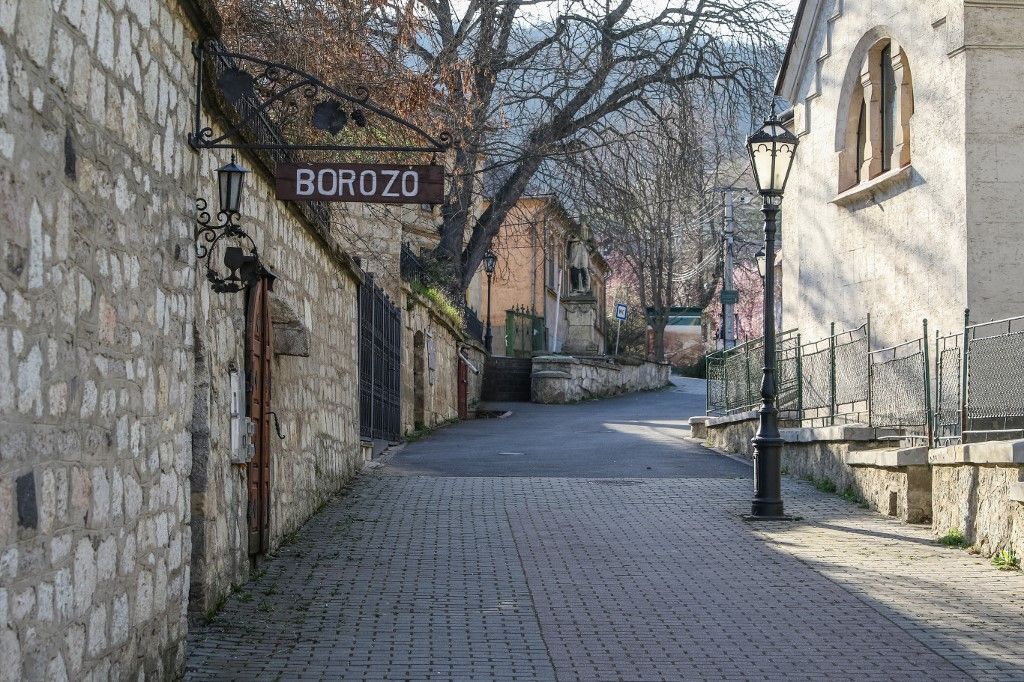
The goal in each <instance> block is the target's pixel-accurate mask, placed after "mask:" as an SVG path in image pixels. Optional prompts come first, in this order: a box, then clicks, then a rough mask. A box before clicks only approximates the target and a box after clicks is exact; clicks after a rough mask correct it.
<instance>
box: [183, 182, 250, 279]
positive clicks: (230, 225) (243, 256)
mask: <svg viewBox="0 0 1024 682" xmlns="http://www.w3.org/2000/svg"><path fill="white" fill-rule="evenodd" d="M237 219H238V214H237V213H225V212H224V211H219V212H218V213H217V220H219V221H220V222H219V223H215V222H214V219H213V216H212V215H211V214H210V211H209V204H208V203H207V201H206V199H203V198H199V199H196V227H195V229H194V232H193V237H194V239H195V249H196V258H198V259H199V260H204V261H206V279H207V281H208V282H209V283H210V288H211V289H213V290H214V291H216V292H218V293H234V292H238V291H242V290H243V289H245V288H246V287H248V286H249V285H250V284H252V283H253V282H255V281H256V280H257V279H258V278H259V277H262V276H265V275H267V274H269V271H268V270H267V268H266V267H265V266H264V265H263V263H262V262H261V261H260V255H259V250H258V249H257V248H256V242H254V241H253V240H252V237H250V236H249V234H248V233H247V232H246V231H245V230H243V229H242V228H241V227H240V226H239V225H238V222H237ZM222 239H232V240H236V241H241V242H243V243H245V246H225V247H224V267H225V268H227V274H226V275H223V276H222V275H221V274H220V272H219V271H218V270H217V269H215V268H214V267H211V265H210V259H211V257H212V256H213V254H214V252H216V251H217V250H218V244H219V243H220V242H221V240H222ZM246 249H248V253H246Z"/></svg>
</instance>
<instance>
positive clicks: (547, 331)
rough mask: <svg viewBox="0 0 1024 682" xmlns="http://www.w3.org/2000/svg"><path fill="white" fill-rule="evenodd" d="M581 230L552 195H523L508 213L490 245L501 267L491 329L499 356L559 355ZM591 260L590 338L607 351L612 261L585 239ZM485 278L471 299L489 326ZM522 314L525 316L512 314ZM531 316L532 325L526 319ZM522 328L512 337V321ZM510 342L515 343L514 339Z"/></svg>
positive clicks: (473, 286)
mask: <svg viewBox="0 0 1024 682" xmlns="http://www.w3.org/2000/svg"><path fill="white" fill-rule="evenodd" d="M581 231H582V228H581V226H580V225H579V223H577V222H576V221H575V220H574V219H573V218H571V217H570V216H569V215H568V213H566V211H565V208H564V207H563V206H562V205H561V203H560V202H559V201H558V199H557V198H556V197H554V196H553V195H544V196H537V197H523V198H521V199H520V200H519V201H518V202H517V203H516V205H515V206H514V207H513V208H512V209H511V210H510V211H509V213H508V215H507V216H506V218H505V221H504V222H503V223H502V226H501V229H500V230H499V232H498V234H497V235H496V236H495V238H494V240H493V242H492V248H493V250H494V252H495V253H496V254H497V256H498V264H497V267H496V269H495V272H494V275H493V277H492V279H491V290H490V297H491V313H490V321H491V330H492V335H493V347H492V349H493V352H494V354H495V355H514V354H517V353H518V354H526V355H529V354H530V353H531V352H559V351H561V350H562V349H563V346H564V345H565V341H566V335H567V333H568V329H569V316H568V307H570V306H567V304H568V303H569V302H570V299H571V298H572V296H573V283H572V282H571V276H570V275H571V270H572V267H571V263H570V259H571V245H572V244H573V243H574V241H575V240H577V239H578V237H579V236H580V235H581ZM580 243H582V244H585V250H586V253H587V259H588V260H589V272H590V276H589V287H590V291H589V294H590V296H591V297H592V298H593V299H594V300H595V301H596V310H597V311H598V314H597V316H596V317H595V318H594V320H593V326H594V328H593V330H592V336H593V338H594V339H595V340H597V343H598V344H599V346H598V349H597V352H596V353H595V354H603V353H605V351H606V349H605V342H604V338H605V327H606V314H605V313H606V310H607V292H606V289H607V277H608V274H609V272H610V268H609V266H608V263H607V262H606V261H605V260H604V258H603V257H602V256H601V254H600V253H599V251H598V249H597V247H596V244H594V242H593V240H590V239H586V238H584V239H583V240H582V241H581V242H580ZM487 297H488V291H487V277H486V274H485V273H484V272H483V269H482V267H481V269H480V270H479V271H478V272H477V274H476V277H475V278H474V279H473V281H472V282H471V283H470V291H469V293H468V295H467V299H468V300H470V301H479V306H480V307H479V310H480V317H481V319H482V320H483V321H484V323H485V324H486V322H487ZM509 311H519V312H521V313H523V315H519V316H517V315H515V314H513V315H511V316H510V314H509ZM527 315H528V316H532V317H533V318H534V319H533V320H532V321H528V320H525V316H527ZM510 319H511V320H513V323H514V324H517V325H518V328H517V329H516V330H513V331H512V332H511V333H510V330H509V328H508V327H507V325H508V322H509V320H510ZM510 340H511V344H510V342H509V341H510Z"/></svg>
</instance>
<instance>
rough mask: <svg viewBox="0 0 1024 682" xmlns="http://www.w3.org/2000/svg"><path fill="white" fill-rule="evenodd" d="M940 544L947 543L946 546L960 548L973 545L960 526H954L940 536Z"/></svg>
mask: <svg viewBox="0 0 1024 682" xmlns="http://www.w3.org/2000/svg"><path fill="white" fill-rule="evenodd" d="M939 544H940V545H945V546H946V547H957V548H959V549H963V548H965V547H970V546H971V543H969V542H968V541H967V538H966V537H964V534H963V531H961V530H960V529H959V528H954V529H953V530H951V531H949V532H948V533H946V534H945V535H943V536H942V537H941V538H939Z"/></svg>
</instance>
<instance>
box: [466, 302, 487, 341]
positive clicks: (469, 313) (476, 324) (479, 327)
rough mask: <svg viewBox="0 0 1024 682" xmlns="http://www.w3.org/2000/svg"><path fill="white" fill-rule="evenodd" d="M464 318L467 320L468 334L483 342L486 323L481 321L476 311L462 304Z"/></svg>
mask: <svg viewBox="0 0 1024 682" xmlns="http://www.w3.org/2000/svg"><path fill="white" fill-rule="evenodd" d="M462 319H463V320H464V321H465V322H466V334H468V335H469V336H471V337H472V338H474V339H476V340H477V341H480V342H483V340H484V323H483V322H481V321H480V318H479V317H478V316H477V313H476V311H475V310H473V309H471V308H468V307H466V306H462Z"/></svg>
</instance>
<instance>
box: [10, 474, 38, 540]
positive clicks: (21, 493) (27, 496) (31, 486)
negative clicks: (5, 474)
mask: <svg viewBox="0 0 1024 682" xmlns="http://www.w3.org/2000/svg"><path fill="white" fill-rule="evenodd" d="M14 488H15V495H16V497H17V504H18V525H19V526H21V527H22V528H35V527H36V526H37V525H38V524H39V509H38V505H37V504H36V476H35V472H32V471H30V472H28V473H27V474H22V475H21V476H19V477H18V478H17V480H16V481H15V484H14Z"/></svg>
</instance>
